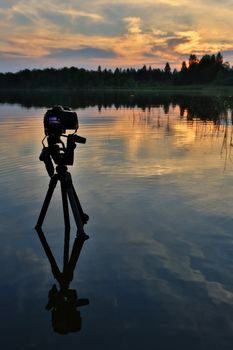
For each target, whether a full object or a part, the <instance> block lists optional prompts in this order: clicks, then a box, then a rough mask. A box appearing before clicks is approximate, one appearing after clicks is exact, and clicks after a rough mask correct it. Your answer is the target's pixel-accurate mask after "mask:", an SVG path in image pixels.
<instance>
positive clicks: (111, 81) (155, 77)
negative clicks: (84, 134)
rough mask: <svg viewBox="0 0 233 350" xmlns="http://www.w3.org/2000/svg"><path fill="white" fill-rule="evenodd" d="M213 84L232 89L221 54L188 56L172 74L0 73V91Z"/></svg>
mask: <svg viewBox="0 0 233 350" xmlns="http://www.w3.org/2000/svg"><path fill="white" fill-rule="evenodd" d="M192 84H216V85H233V68H232V67H230V65H229V63H228V62H224V60H223V56H222V54H221V53H220V52H219V53H218V54H216V55H214V54H213V55H204V56H203V57H202V58H201V59H198V57H197V56H196V55H193V54H192V55H190V57H189V60H188V63H186V62H185V61H183V62H182V64H181V69H180V70H179V71H178V70H177V69H174V70H173V71H172V69H171V66H170V64H169V62H167V63H166V65H165V67H164V69H159V68H152V67H151V66H149V67H147V66H146V65H144V66H143V67H142V68H138V69H136V68H126V69H122V68H116V69H115V70H111V69H102V68H101V67H100V66H99V67H98V69H97V70H87V69H84V68H78V67H70V68H68V67H64V68H60V69H55V68H46V69H32V70H29V69H25V70H21V71H19V72H16V73H10V72H8V73H0V89H1V90H5V89H16V90H17V89H61V90H62V89H98V88H99V89H101V88H113V89H127V88H146V87H156V86H160V85H164V86H166V85H174V86H175V85H192Z"/></svg>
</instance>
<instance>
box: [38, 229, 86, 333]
mask: <svg viewBox="0 0 233 350" xmlns="http://www.w3.org/2000/svg"><path fill="white" fill-rule="evenodd" d="M36 231H37V233H38V236H39V239H40V242H41V244H42V246H43V248H44V251H45V253H46V255H47V257H48V260H49V262H50V265H51V270H52V273H53V275H54V278H55V279H56V280H57V282H58V286H57V285H56V284H54V285H53V286H52V288H51V289H50V291H49V293H48V298H49V300H48V304H47V305H46V309H47V310H51V312H52V326H53V329H54V331H55V332H58V333H60V334H67V333H69V332H79V331H80V330H81V328H82V318H81V315H80V311H79V310H78V308H79V307H81V306H85V305H88V304H89V300H88V299H86V298H79V297H78V294H77V291H76V290H75V289H71V288H69V286H70V283H71V281H72V280H73V274H74V270H75V267H76V265H77V262H78V259H79V257H80V253H81V250H82V247H83V244H84V242H85V240H87V239H88V236H87V235H77V237H76V238H75V240H74V243H73V247H72V251H71V254H70V255H69V241H70V229H69V228H66V229H65V240H64V258H63V270H62V271H60V269H59V267H58V265H57V262H56V260H55V258H54V255H53V253H52V251H51V249H50V247H49V244H48V242H47V240H46V238H45V235H44V233H43V231H42V229H41V228H37V229H36Z"/></svg>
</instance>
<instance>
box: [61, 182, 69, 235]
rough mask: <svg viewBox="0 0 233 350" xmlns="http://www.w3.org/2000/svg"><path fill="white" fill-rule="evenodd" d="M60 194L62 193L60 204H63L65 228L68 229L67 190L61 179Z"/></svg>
mask: <svg viewBox="0 0 233 350" xmlns="http://www.w3.org/2000/svg"><path fill="white" fill-rule="evenodd" d="M61 195H62V206H63V214H64V222H65V228H66V229H67V230H69V229H70V217H69V208H68V200H67V192H66V183H65V182H64V181H63V180H61Z"/></svg>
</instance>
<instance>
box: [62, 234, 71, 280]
mask: <svg viewBox="0 0 233 350" xmlns="http://www.w3.org/2000/svg"><path fill="white" fill-rule="evenodd" d="M69 246H70V228H67V227H65V237H64V255H63V275H66V271H67V269H68V264H69Z"/></svg>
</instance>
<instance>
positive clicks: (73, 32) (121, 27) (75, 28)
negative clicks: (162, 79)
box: [0, 0, 233, 72]
mask: <svg viewBox="0 0 233 350" xmlns="http://www.w3.org/2000/svg"><path fill="white" fill-rule="evenodd" d="M232 23H233V0H221V2H220V1H219V0H205V1H203V0H194V1H190V0H159V1H155V0H124V1H123V0H110V1H109V0H88V1H85V0H67V1H64V0H63V1H61V0H49V1H47V0H23V1H18V0H4V1H3V0H0V71H1V72H6V71H12V72H15V71H18V70H21V69H25V68H29V69H33V68H45V67H55V68H60V67H64V66H66V67H70V66H76V67H84V68H86V69H97V68H98V66H101V67H102V68H111V69H115V68H116V67H123V68H125V67H141V66H143V65H144V64H146V65H147V66H152V67H153V68H157V67H159V68H164V66H165V64H166V62H169V63H170V65H171V67H172V68H177V69H180V67H181V63H182V61H184V60H186V61H187V60H188V58H189V55H190V54H196V55H197V56H198V57H201V56H203V55H204V54H216V53H217V52H219V51H221V53H222V54H223V57H224V61H228V62H229V63H230V65H231V66H232V65H233V25H232Z"/></svg>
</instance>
